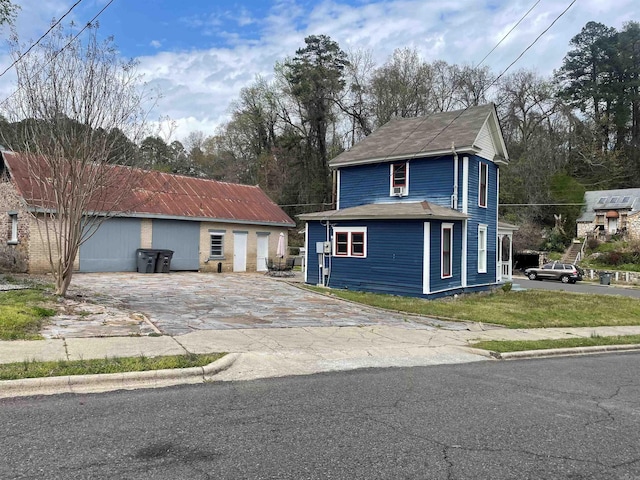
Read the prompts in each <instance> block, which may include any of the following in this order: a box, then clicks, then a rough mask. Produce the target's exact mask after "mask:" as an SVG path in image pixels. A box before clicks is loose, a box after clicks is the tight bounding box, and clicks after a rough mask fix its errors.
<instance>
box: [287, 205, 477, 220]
mask: <svg viewBox="0 0 640 480" xmlns="http://www.w3.org/2000/svg"><path fill="white" fill-rule="evenodd" d="M298 217H299V218H300V219H301V220H305V221H310V220H311V221H313V220H317V221H321V220H398V219H404V220H412V219H415V220H466V219H467V218H469V215H467V214H466V213H462V212H459V211H458V210H453V209H452V208H447V207H442V206H440V205H435V204H433V203H430V202H427V201H423V202H395V203H372V204H368V205H360V206H357V207H350V208H343V209H340V210H328V211H324V212H315V213H305V214H302V215H298Z"/></svg>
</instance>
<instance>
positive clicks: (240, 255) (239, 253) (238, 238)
mask: <svg viewBox="0 0 640 480" xmlns="http://www.w3.org/2000/svg"><path fill="white" fill-rule="evenodd" d="M248 235H249V234H248V233H247V232H233V271H234V272H246V271H247V236H248Z"/></svg>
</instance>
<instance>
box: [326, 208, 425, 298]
mask: <svg viewBox="0 0 640 480" xmlns="http://www.w3.org/2000/svg"><path fill="white" fill-rule="evenodd" d="M422 225H423V224H422V222H419V221H381V220H379V221H362V222H355V221H354V222H349V223H347V222H340V223H339V224H338V226H342V227H346V226H358V227H362V226H364V227H367V257H366V258H343V257H332V258H331V276H330V281H329V286H330V287H333V288H347V289H350V290H361V291H367V292H374V293H391V294H394V295H419V294H421V293H422V264H423V262H422V259H423V253H424V252H423V249H424V242H423V226H422Z"/></svg>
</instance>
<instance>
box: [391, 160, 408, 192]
mask: <svg viewBox="0 0 640 480" xmlns="http://www.w3.org/2000/svg"><path fill="white" fill-rule="evenodd" d="M390 187H391V192H390V193H391V195H392V196H405V195H407V194H408V193H409V162H402V163H393V164H391V185H390Z"/></svg>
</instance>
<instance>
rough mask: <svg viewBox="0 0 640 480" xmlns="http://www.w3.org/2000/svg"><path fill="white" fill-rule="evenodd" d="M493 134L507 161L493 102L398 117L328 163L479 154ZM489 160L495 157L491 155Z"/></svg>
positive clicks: (499, 154) (500, 152)
mask: <svg viewBox="0 0 640 480" xmlns="http://www.w3.org/2000/svg"><path fill="white" fill-rule="evenodd" d="M485 136H490V137H491V139H490V140H491V141H492V142H493V144H494V145H493V147H494V149H495V150H496V153H497V156H498V159H500V160H507V158H508V155H507V150H506V147H505V145H504V141H503V139H502V132H501V130H500V125H499V123H498V116H497V114H496V109H495V106H494V104H492V103H490V104H487V105H482V106H478V107H470V108H468V109H466V110H456V111H453V112H441V113H433V114H431V115H428V116H425V117H417V118H396V119H393V120H391V121H390V122H388V123H386V124H384V125H383V126H382V127H380V128H379V129H377V130H376V131H375V132H373V133H372V134H371V135H369V136H368V137H366V138H364V139H362V140H361V141H360V142H358V143H356V144H355V145H354V146H353V147H351V149H349V150H347V151H345V152H343V153H341V154H340V155H338V156H337V157H336V158H334V159H333V160H331V161H330V162H329V165H330V166H331V167H340V166H347V165H356V164H361V163H377V162H383V161H389V160H396V159H407V158H415V157H428V156H433V155H440V154H442V153H445V152H447V153H448V152H451V149H452V146H455V149H456V151H457V152H461V153H476V152H478V153H480V151H481V147H480V144H483V142H486V141H487V139H486V138H483V137H485ZM489 160H493V158H490V159H489Z"/></svg>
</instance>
